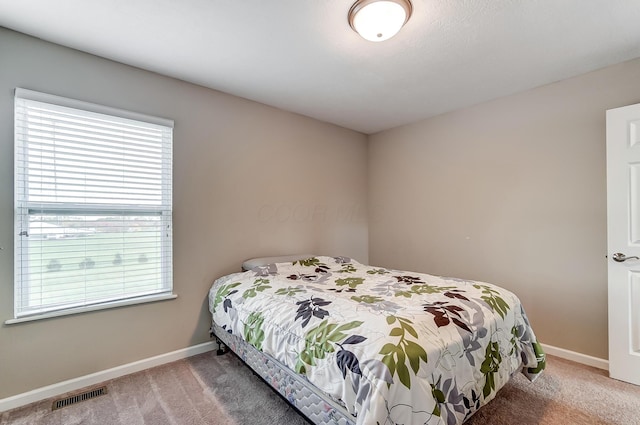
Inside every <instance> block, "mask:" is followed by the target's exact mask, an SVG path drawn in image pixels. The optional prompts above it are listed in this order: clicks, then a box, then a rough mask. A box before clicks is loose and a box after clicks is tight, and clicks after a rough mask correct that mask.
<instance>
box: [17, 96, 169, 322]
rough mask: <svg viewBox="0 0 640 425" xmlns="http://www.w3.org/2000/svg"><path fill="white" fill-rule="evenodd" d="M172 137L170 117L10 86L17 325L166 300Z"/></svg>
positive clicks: (167, 291)
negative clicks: (29, 320)
mask: <svg viewBox="0 0 640 425" xmlns="http://www.w3.org/2000/svg"><path fill="white" fill-rule="evenodd" d="M172 139H173V121H170V120H165V119H161V118H154V117H148V116H143V115H139V114H135V113H131V112H127V111H121V110H117V109H112V108H107V107H102V106H99V105H94V104H89V103H85V102H79V101H75V100H72V99H65V98H61V97H57V96H51V95H46V94H43V93H37V92H33V91H29V90H24V89H16V95H15V231H16V236H15V317H16V319H19V318H21V317H30V316H36V317H39V316H42V315H45V316H46V315H47V314H50V313H52V312H54V313H55V312H58V314H67V313H69V312H75V311H84V310H87V309H95V308H105V307H107V306H111V305H122V304H128V303H134V302H140V301H145V300H155V299H162V298H163V297H164V298H169V297H174V296H173V295H172V289H173V283H172V282H173V278H172V226H171V217H172V144H173V140H172ZM58 314H53V315H58Z"/></svg>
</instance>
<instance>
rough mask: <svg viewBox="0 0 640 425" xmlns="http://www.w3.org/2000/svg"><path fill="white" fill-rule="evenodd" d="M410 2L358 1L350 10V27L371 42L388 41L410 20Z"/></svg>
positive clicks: (403, 0)
mask: <svg viewBox="0 0 640 425" xmlns="http://www.w3.org/2000/svg"><path fill="white" fill-rule="evenodd" d="M412 10H413V6H412V5H411V1H410V0H358V1H356V2H355V3H354V4H353V6H351V9H350V10H349V25H351V28H353V30H354V31H355V32H357V33H358V34H360V36H362V38H364V39H365V40H369V41H384V40H388V39H390V38H391V37H393V36H394V35H396V34H397V33H398V31H400V28H402V26H403V25H404V24H405V23H406V22H407V21H408V20H409V17H410V16H411V11H412Z"/></svg>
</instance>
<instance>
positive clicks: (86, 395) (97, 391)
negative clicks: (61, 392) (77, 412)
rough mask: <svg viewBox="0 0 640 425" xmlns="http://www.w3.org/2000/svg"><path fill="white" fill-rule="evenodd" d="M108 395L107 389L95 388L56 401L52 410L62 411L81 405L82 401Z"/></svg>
mask: <svg viewBox="0 0 640 425" xmlns="http://www.w3.org/2000/svg"><path fill="white" fill-rule="evenodd" d="M106 393H107V387H100V388H94V389H92V390H89V391H83V392H81V393H80V394H75V395H72V396H69V397H65V398H62V399H60V400H55V401H54V402H53V407H52V408H51V410H58V409H62V408H63V407H67V406H71V405H72V404H76V403H80V402H81V401H86V400H89V399H91V398H95V397H99V396H101V395H105V394H106Z"/></svg>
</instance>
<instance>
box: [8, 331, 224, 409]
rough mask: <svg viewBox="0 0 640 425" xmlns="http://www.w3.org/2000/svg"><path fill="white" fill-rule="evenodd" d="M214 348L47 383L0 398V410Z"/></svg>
mask: <svg viewBox="0 0 640 425" xmlns="http://www.w3.org/2000/svg"><path fill="white" fill-rule="evenodd" d="M213 349H214V343H213V342H205V343H202V344H198V345H193V346H191V347H187V348H183V349H181V350H176V351H172V352H170V353H165V354H160V355H159V356H154V357H149V358H147V359H142V360H138V361H136V362H133V363H128V364H125V365H122V366H117V367H114V368H112V369H107V370H102V371H100V372H96V373H92V374H90V375H85V376H80V377H78V378H74V379H69V380H68V381H63V382H59V383H57V384H53V385H48V386H46V387H42V388H37V389H35V390H32V391H28V392H26V393H22V394H17V395H14V396H11V397H7V398H3V399H0V412H4V411H6V410H11V409H15V408H16V407H21V406H25V405H27V404H30V403H35V402H36V401H40V400H44V399H47V398H50V397H55V396H58V395H60V394H64V393H67V392H70V391H76V390H79V389H81V388H85V387H89V386H91V385H96V384H99V383H101V382H104V381H108V380H110V379H115V378H119V377H121V376H124V375H128V374H130V373H135V372H140V371H141V370H145V369H149V368H150V367H154V366H160V365H162V364H165V363H170V362H174V361H176V360H181V359H185V358H187V357H191V356H195V355H196V354H201V353H206V352H207V351H211V350H213Z"/></svg>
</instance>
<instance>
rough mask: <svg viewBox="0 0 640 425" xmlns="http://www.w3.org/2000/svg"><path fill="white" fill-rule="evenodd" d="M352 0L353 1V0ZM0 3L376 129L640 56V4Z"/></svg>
mask: <svg viewBox="0 0 640 425" xmlns="http://www.w3.org/2000/svg"><path fill="white" fill-rule="evenodd" d="M353 1H355V0H353ZM412 2H413V7H414V11H413V15H412V17H411V19H410V20H409V22H408V23H407V25H406V26H405V27H404V28H403V29H402V31H401V32H400V33H399V34H398V35H397V36H395V37H394V38H392V39H390V40H388V41H385V42H382V43H373V42H368V41H365V40H364V39H362V38H360V37H359V36H358V35H357V34H356V33H355V32H353V30H352V29H351V28H350V27H349V24H348V22H347V12H348V10H349V8H350V7H351V4H352V0H92V1H87V0H56V1H51V0H0V26H4V27H7V28H10V29H13V30H16V31H20V32H23V33H26V34H30V35H33V36H36V37H39V38H42V39H44V40H48V41H52V42H54V43H58V44H61V45H64V46H68V47H72V48H74V49H78V50H81V51H85V52H89V53H92V54H95V55H98V56H102V57H105V58H109V59H113V60H115V61H118V62H122V63H126V64H130V65H133V66H137V67H140V68H144V69H148V70H151V71H155V72H157V73H160V74H165V75H168V76H172V77H175V78H179V79H182V80H185V81H189V82H192V83H196V84H200V85H202V86H206V87H210V88H213V89H216V90H220V91H223V92H227V93H231V94H234V95H236V96H240V97H244V98H247V99H252V100H255V101H258V102H261V103H265V104H267V105H272V106H275V107H278V108H281V109H284V110H287V111H292V112H297V113H300V114H303V115H307V116H310V117H313V118H317V119H319V120H322V121H327V122H330V123H334V124H337V125H340V126H343V127H347V128H351V129H354V130H357V131H360V132H363V133H367V134H371V133H375V132H378V131H381V130H385V129H388V128H392V127H396V126H399V125H402V124H406V123H410V122H414V121H417V120H420V119H424V118H428V117H431V116H434V115H438V114H441V113H444V112H447V111H451V110H455V109H459V108H463V107H467V106H470V105H473V104H477V103H480V102H483V101H487V100H490V99H494V98H497V97H501V96H505V95H508V94H512V93H516V92H520V91H523V90H527V89H530V88H533V87H536V86H540V85H543V84H547V83H551V82H554V81H558V80H561V79H564V78H568V77H571V76H574V75H578V74H582V73H585V72H588V71H591V70H594V69H598V68H602V67H604V66H607V65H611V64H614V63H619V62H622V61H625V60H629V59H633V58H637V57H640V1H638V0H412Z"/></svg>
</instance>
